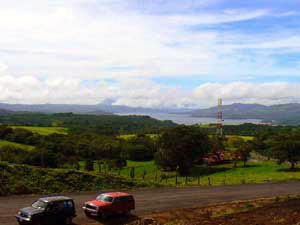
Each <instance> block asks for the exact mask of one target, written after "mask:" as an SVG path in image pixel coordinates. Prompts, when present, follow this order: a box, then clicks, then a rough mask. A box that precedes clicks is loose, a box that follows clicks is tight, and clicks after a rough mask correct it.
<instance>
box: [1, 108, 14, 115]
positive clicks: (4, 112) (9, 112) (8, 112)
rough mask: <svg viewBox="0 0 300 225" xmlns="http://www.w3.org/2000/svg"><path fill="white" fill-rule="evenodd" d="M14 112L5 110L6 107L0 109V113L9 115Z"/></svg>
mask: <svg viewBox="0 0 300 225" xmlns="http://www.w3.org/2000/svg"><path fill="white" fill-rule="evenodd" d="M13 113H15V112H14V111H11V110H6V109H0V115H9V114H13Z"/></svg>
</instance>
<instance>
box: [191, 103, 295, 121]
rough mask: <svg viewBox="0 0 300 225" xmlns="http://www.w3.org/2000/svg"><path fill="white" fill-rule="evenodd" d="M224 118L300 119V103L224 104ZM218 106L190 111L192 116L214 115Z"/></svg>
mask: <svg viewBox="0 0 300 225" xmlns="http://www.w3.org/2000/svg"><path fill="white" fill-rule="evenodd" d="M222 109H223V110H222V111H223V118H224V119H261V120H265V121H272V120H275V121H279V122H285V121H288V120H289V121H293V120H294V121H296V120H299V121H300V104H298V103H291V104H280V105H272V106H265V105H260V104H241V103H235V104H232V105H224V106H223V107H222ZM217 112H218V107H211V108H208V109H198V110H194V111H192V112H190V113H189V114H190V115H191V116H193V117H216V115H217Z"/></svg>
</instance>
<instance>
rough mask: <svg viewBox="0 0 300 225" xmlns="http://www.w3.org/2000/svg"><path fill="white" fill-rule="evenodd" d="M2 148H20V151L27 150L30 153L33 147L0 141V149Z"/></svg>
mask: <svg viewBox="0 0 300 225" xmlns="http://www.w3.org/2000/svg"><path fill="white" fill-rule="evenodd" d="M2 146H13V147H16V148H21V149H24V150H28V151H30V150H32V149H33V148H34V146H31V145H24V144H18V143H15V142H10V141H5V140H0V147H2Z"/></svg>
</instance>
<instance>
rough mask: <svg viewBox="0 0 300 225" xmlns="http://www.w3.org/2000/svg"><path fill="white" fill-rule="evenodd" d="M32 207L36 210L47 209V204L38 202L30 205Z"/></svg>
mask: <svg viewBox="0 0 300 225" xmlns="http://www.w3.org/2000/svg"><path fill="white" fill-rule="evenodd" d="M32 207H33V208H36V209H45V208H46V207H47V203H46V202H43V201H41V200H38V201H36V202H34V203H33V204H32Z"/></svg>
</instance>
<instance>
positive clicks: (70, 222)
mask: <svg viewBox="0 0 300 225" xmlns="http://www.w3.org/2000/svg"><path fill="white" fill-rule="evenodd" d="M65 224H67V225H71V224H72V217H67V218H66V220H65Z"/></svg>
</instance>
